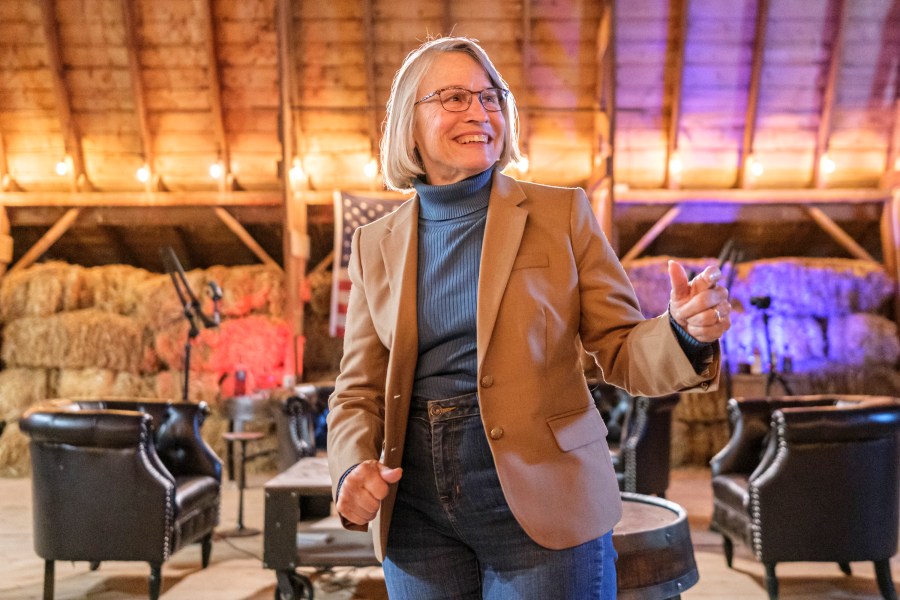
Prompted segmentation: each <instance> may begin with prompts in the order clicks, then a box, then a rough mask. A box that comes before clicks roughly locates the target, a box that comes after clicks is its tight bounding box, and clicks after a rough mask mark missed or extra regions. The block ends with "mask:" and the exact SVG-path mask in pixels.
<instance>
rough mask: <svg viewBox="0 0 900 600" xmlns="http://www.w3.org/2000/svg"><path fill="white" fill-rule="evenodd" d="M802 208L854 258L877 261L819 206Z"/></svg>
mask: <svg viewBox="0 0 900 600" xmlns="http://www.w3.org/2000/svg"><path fill="white" fill-rule="evenodd" d="M803 208H804V210H806V212H807V213H808V214H809V216H810V217H812V220H813V221H815V222H816V223H817V224H818V225H819V227H821V228H822V229H823V230H824V231H825V233H827V234H828V235H830V236H831V238H832V239H833V240H834V241H836V242H837V243H838V244H840V245H841V246H842V247H843V248H844V249H845V250H846V251H847V252H849V253H850V255H851V256H853V257H854V258H858V259H860V260H870V261H872V262H878V261H877V260H875V259H874V258H873V257H872V255H871V254H869V253H868V252H866V250H865V249H864V248H863V247H862V246H860V245H859V244H857V243H856V240H854V239H853V238H852V237H850V236H849V235H848V234H847V232H846V231H844V230H843V229H841V226H840V225H838V224H837V223H835V222H834V221H833V220H832V219H831V217H829V216H828V215H826V214H825V213H824V212H822V209H821V208H817V207H815V206H804V207H803Z"/></svg>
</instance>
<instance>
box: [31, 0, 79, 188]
mask: <svg viewBox="0 0 900 600" xmlns="http://www.w3.org/2000/svg"><path fill="white" fill-rule="evenodd" d="M41 19H42V21H43V27H44V38H45V40H46V42H47V65H48V68H49V71H50V79H51V80H52V82H53V94H54V96H55V97H56V112H57V117H58V118H59V128H60V131H62V135H63V140H64V144H65V149H66V154H67V155H68V157H69V158H70V159H71V161H72V165H71V167H72V173H71V175H72V191H73V192H77V191H79V189H90V187H91V185H90V182H89V181H88V178H87V172H86V171H85V165H84V153H83V151H82V147H81V136H80V135H79V133H78V128H77V127H76V125H75V120H74V118H73V116H72V99H71V93H70V91H69V88H68V85H67V83H66V78H65V75H64V65H63V58H62V48H61V47H60V43H59V24H58V23H57V20H56V0H41Z"/></svg>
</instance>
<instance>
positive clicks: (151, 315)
mask: <svg viewBox="0 0 900 600" xmlns="http://www.w3.org/2000/svg"><path fill="white" fill-rule="evenodd" d="M186 275H187V280H188V283H189V284H190V286H191V289H192V290H194V291H195V292H196V293H197V294H201V293H202V292H203V290H204V286H205V285H206V275H205V273H204V272H203V271H200V270H197V269H195V270H193V271H188V272H187V273H186ZM136 289H137V295H138V297H139V298H141V301H140V302H139V303H138V304H137V307H136V310H135V317H136V318H137V319H138V320H139V321H140V322H141V323H143V324H144V325H145V326H146V327H148V328H149V329H150V330H151V331H158V330H160V329H163V328H165V327H168V326H170V325H172V324H173V323H175V322H177V321H179V320H182V319H183V318H184V307H183V306H182V305H181V302H180V301H179V300H178V294H177V293H176V292H175V287H174V286H173V285H172V279H171V278H170V277H169V276H168V275H151V276H150V277H148V278H147V279H146V280H144V281H142V282H140V283H138V284H137V286H136ZM210 306H211V304H210ZM207 308H209V307H207Z"/></svg>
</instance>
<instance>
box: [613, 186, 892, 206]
mask: <svg viewBox="0 0 900 600" xmlns="http://www.w3.org/2000/svg"><path fill="white" fill-rule="evenodd" d="M890 199H891V194H890V192H888V191H885V190H879V189H875V188H871V189H821V190H813V189H777V190H737V189H733V188H728V189H719V190H713V189H703V190H689V189H688V190H685V189H682V190H661V189H654V190H641V189H633V190H628V191H620V192H618V193H617V194H616V204H679V203H682V204H683V203H701V204H702V203H717V202H720V203H723V204H724V203H728V204H831V203H843V204H856V203H864V202H887V201H889V200H890Z"/></svg>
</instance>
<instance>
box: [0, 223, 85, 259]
mask: <svg viewBox="0 0 900 600" xmlns="http://www.w3.org/2000/svg"><path fill="white" fill-rule="evenodd" d="M80 212H81V209H80V208H70V209H69V210H67V211H66V214H64V215H63V216H62V217H60V219H59V220H58V221H57V222H56V223H54V224H53V226H52V227H51V228H50V229H49V230H47V233H45V234H44V235H43V236H41V239H39V240H38V241H37V242H36V243H35V244H34V246H32V247H31V248H29V249H28V251H27V252H25V254H24V255H22V258H20V259H19V260H18V261H17V262H16V264H15V265H13V267H12V268H11V269H10V270H9V272H10V273H15V272H17V271H21V270H22V269H25V268H27V267H30V266H31V265H32V264H33V263H34V261H36V260H37V259H39V258H40V257H41V256H42V255H43V254H44V252H46V251H47V249H48V248H50V246H52V245H53V244H55V243H56V240H58V239H59V238H61V237H62V235H63V234H64V233H65V232H66V231H68V229H69V227H71V226H72V223H74V222H75V219H77V218H78V214H79V213H80Z"/></svg>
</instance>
